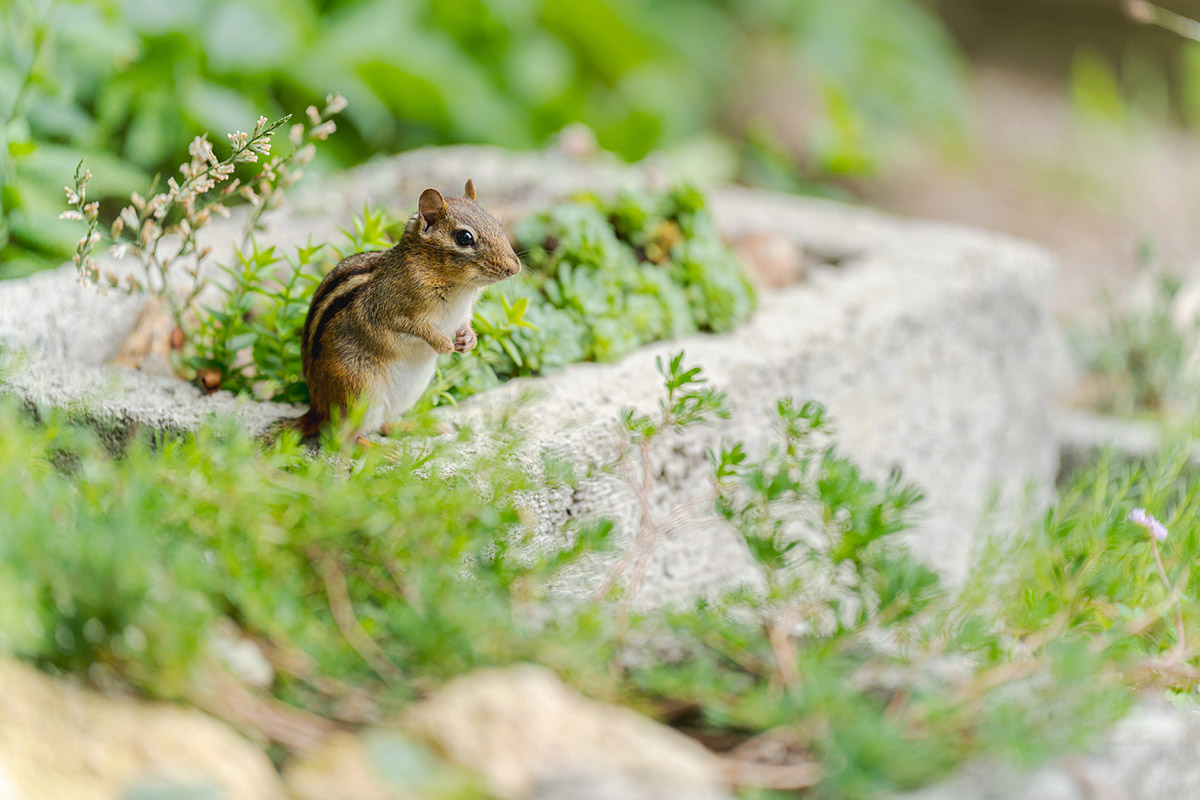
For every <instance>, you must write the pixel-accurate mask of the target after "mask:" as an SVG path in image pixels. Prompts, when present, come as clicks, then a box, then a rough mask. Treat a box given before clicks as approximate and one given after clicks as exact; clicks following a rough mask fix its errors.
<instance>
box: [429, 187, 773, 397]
mask: <svg viewBox="0 0 1200 800" xmlns="http://www.w3.org/2000/svg"><path fill="white" fill-rule="evenodd" d="M516 239H517V247H518V250H519V251H520V252H523V253H524V256H523V260H524V261H525V264H526V266H527V270H526V274H524V276H523V277H522V278H518V279H517V280H513V281H506V282H504V283H501V284H497V285H496V286H495V287H494V288H493V289H491V290H490V291H489V292H488V293H487V294H485V295H484V296H483V297H482V298H480V300H479V301H478V302H477V303H476V313H475V327H476V331H477V332H478V333H479V334H480V337H479V338H480V342H479V346H477V347H476V349H475V350H474V351H472V352H471V353H468V354H466V355H465V356H463V357H462V358H460V359H450V358H445V357H444V358H443V359H442V361H441V366H442V370H441V371H440V372H439V377H438V379H437V380H436V381H435V391H434V392H433V394H432V398H431V400H432V402H433V403H434V404H437V403H440V402H443V401H449V402H453V401H454V400H457V399H461V398H463V397H467V396H469V395H471V394H474V393H475V392H478V391H480V390H482V389H486V388H489V387H491V386H495V385H497V384H499V383H501V382H502V381H505V380H509V379H511V378H516V377H524V376H531V375H538V374H544V373H545V372H548V371H550V370H553V369H556V368H559V367H562V366H564V365H566V364H569V363H572V362H575V361H615V360H617V359H619V358H621V357H622V356H625V355H627V354H629V353H630V352H632V351H633V350H635V349H636V348H638V347H641V346H642V345H644V344H648V343H650V342H653V341H657V340H659V339H671V338H677V337H679V336H684V335H687V334H689V333H694V332H696V331H706V332H712V333H719V332H721V331H725V330H728V329H729V328H731V327H733V326H734V325H735V324H737V323H738V322H741V321H742V320H744V319H745V318H746V317H748V316H749V314H750V312H751V311H753V310H754V307H755V294H754V289H753V287H752V286H751V284H750V282H749V280H748V279H747V278H746V276H745V275H744V274H743V272H742V270H741V266H740V265H739V264H738V262H737V259H736V258H735V257H734V255H733V254H732V252H730V251H729V249H728V248H727V247H726V246H725V245H724V243H723V242H722V240H721V236H720V234H719V233H718V231H717V229H716V226H715V225H714V223H713V220H712V217H711V216H710V215H709V212H708V210H707V208H706V206H705V201H704V197H703V195H701V194H700V193H699V192H698V191H696V190H695V189H691V188H688V187H680V188H676V189H674V190H672V191H669V192H664V193H661V194H657V195H656V194H648V193H644V192H626V193H624V194H622V195H620V196H619V197H618V198H617V199H615V200H613V201H604V200H601V199H600V198H597V197H594V196H585V197H582V198H580V199H579V200H577V201H575V202H569V203H562V204H560V205H557V206H555V207H553V208H551V209H548V210H546V211H544V212H542V213H540V214H536V215H534V216H532V217H530V218H528V219H526V220H525V221H523V222H522V224H521V225H520V226H519V227H518V229H517V231H516ZM485 337H486V340H485Z"/></svg>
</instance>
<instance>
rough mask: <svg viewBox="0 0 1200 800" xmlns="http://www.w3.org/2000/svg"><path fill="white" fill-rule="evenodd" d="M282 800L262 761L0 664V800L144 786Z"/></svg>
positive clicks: (242, 744)
mask: <svg viewBox="0 0 1200 800" xmlns="http://www.w3.org/2000/svg"><path fill="white" fill-rule="evenodd" d="M162 782H170V783H171V784H174V785H182V786H196V787H207V788H208V789H210V790H217V791H219V792H221V793H222V794H221V796H222V797H224V798H225V800H271V799H272V798H282V797H283V785H282V783H281V782H280V780H279V777H278V774H277V773H276V771H275V768H274V766H273V765H272V764H271V761H270V759H269V758H267V756H266V754H265V753H263V752H262V751H261V750H259V749H258V747H256V746H255V745H253V744H251V743H250V742H249V741H247V740H245V739H244V738H242V736H241V735H239V734H238V733H236V732H234V731H233V730H230V729H229V728H227V727H226V726H225V725H224V724H222V723H220V722H218V721H217V720H215V719H213V718H212V717H209V716H207V715H205V714H203V713H201V712H199V711H195V710H191V709H186V708H182V707H180V706H176V705H171V704H168V703H153V702H148V701H144V700H135V699H129V698H118V697H106V696H103V695H100V694H97V693H95V692H91V691H88V690H86V689H83V688H80V687H78V686H74V685H72V684H69V683H66V682H63V681H60V680H56V679H54V678H51V677H49V676H47V675H44V674H42V673H40V672H38V671H37V670H35V669H33V668H32V667H29V666H26V665H24V664H21V663H19V662H17V661H13V660H9V659H0V798H5V800H8V798H24V799H25V800H50V799H51V798H55V799H57V798H71V800H113V798H118V797H122V796H123V795H124V793H125V792H126V791H128V790H129V789H131V788H134V787H137V786H139V785H143V784H147V783H157V784H161V783H162Z"/></svg>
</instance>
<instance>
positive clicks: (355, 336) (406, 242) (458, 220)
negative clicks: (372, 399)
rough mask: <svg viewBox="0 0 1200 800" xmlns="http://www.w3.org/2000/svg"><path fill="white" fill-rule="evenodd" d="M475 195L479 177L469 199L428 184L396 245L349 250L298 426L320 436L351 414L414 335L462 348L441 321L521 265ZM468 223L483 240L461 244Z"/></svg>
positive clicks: (317, 315)
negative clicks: (467, 295)
mask: <svg viewBox="0 0 1200 800" xmlns="http://www.w3.org/2000/svg"><path fill="white" fill-rule="evenodd" d="M474 198H475V187H474V185H473V184H472V183H471V182H470V181H468V182H467V186H466V194H465V195H464V196H463V197H451V198H443V196H442V195H441V194H440V193H439V192H437V191H436V190H434V189H426V190H425V191H424V192H423V193H422V194H421V198H420V205H419V210H418V212H417V213H416V214H414V215H413V216H412V218H411V219H409V221H408V224H407V225H406V226H405V229H404V234H403V236H401V238H400V241H399V242H397V243H396V245H395V247H393V248H391V249H390V250H382V251H378V252H371V253H357V254H355V255H352V256H349V257H348V258H346V259H344V260H342V262H341V263H339V264H338V265H337V266H336V267H334V268H333V270H331V271H330V273H329V274H328V275H326V276H325V279H324V280H323V281H321V284H320V285H319V286H318V287H317V290H316V292H315V293H314V294H313V302H312V305H311V306H310V308H309V311H308V318H307V319H306V320H305V323H304V338H303V343H302V350H301V352H302V357H303V365H304V378H305V380H306V381H307V382H308V390H309V395H310V398H311V403H312V408H311V409H310V410H309V411H308V413H306V414H304V415H303V416H300V417H298V418H296V419H294V420H290V421H289V422H288V423H287V424H288V425H289V427H292V428H294V429H296V430H299V431H301V433H303V434H304V435H306V436H309V435H313V434H315V433H316V432H317V431H318V430H319V428H320V426H321V425H322V424H324V423H325V422H326V421H328V420H329V417H330V414H331V413H332V411H333V409H335V408H337V409H341V410H342V411H343V412H345V411H346V410H347V408H348V407H349V405H350V404H351V403H353V402H354V401H355V400H356V399H357V398H359V397H361V396H363V395H364V394H365V393H366V392H367V389H368V387H369V386H370V385H371V384H372V381H374V380H375V379H377V378H378V377H379V376H380V375H382V374H383V373H385V372H386V371H387V369H388V367H389V364H391V362H392V361H394V360H395V359H396V358H397V357H398V356H399V353H400V346H401V343H402V341H404V339H403V337H404V336H409V337H414V336H415V337H418V338H420V339H422V340H424V341H425V342H426V343H428V345H429V346H430V347H431V348H433V350H434V351H435V352H437V353H439V354H444V353H449V352H452V351H453V350H454V349H455V342H454V341H453V340H452V339H451V338H450V337H448V336H446V335H445V334H444V333H442V332H441V331H439V330H437V328H436V327H435V323H436V321H437V320H438V319H440V318H441V317H442V316H444V315H445V314H446V312H447V309H448V307H449V305H450V304H451V303H453V302H454V301H455V300H456V299H458V298H461V293H462V292H464V291H471V292H474V291H475V290H476V289H477V288H478V287H481V286H486V285H488V284H491V283H495V282H497V281H500V280H504V279H505V278H508V277H511V276H512V275H515V274H516V273H517V272H518V271H519V270H520V268H521V262H520V260H519V259H518V258H517V256H516V254H515V253H514V252H513V249H512V245H511V244H510V243H509V241H508V237H507V235H506V234H505V232H504V229H503V228H502V227H501V226H500V223H499V222H497V221H496V219H495V218H494V217H493V216H492V215H491V214H489V213H488V212H487V211H484V210H483V209H482V208H480V207H479V206H478V205H476V204H475V202H474ZM464 229H465V230H469V231H471V232H472V234H473V235H474V238H475V242H476V243H475V245H474V246H471V247H462V246H460V245H458V244H457V243H456V242H455V239H454V236H455V233H456V232H457V231H460V230H464Z"/></svg>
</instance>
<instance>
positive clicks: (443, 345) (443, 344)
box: [429, 335, 455, 356]
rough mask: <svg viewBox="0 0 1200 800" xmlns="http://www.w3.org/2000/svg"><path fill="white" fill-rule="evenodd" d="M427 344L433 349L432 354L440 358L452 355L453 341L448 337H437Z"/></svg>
mask: <svg viewBox="0 0 1200 800" xmlns="http://www.w3.org/2000/svg"><path fill="white" fill-rule="evenodd" d="M429 344H430V345H431V346H432V347H433V349H434V352H436V353H437V354H438V355H441V356H444V355H446V353H453V352H454V350H455V344H454V340H453V339H451V338H450V337H449V336H442V335H439V336H438V338H436V339H434V340H433V341H431V342H430V343H429Z"/></svg>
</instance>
